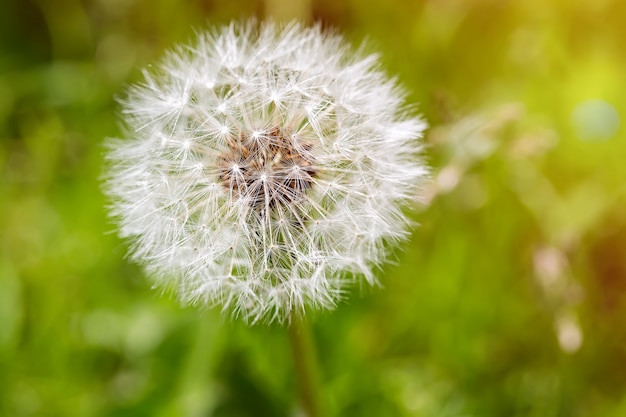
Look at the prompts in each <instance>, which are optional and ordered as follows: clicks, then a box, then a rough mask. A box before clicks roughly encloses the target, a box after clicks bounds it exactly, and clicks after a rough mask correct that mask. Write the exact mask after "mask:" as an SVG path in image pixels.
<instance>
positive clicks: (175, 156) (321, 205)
mask: <svg viewBox="0 0 626 417" xmlns="http://www.w3.org/2000/svg"><path fill="white" fill-rule="evenodd" d="M378 65H379V64H378V60H377V57H376V56H374V55H369V56H365V55H363V54H353V53H352V52H350V49H349V47H348V46H347V45H346V43H345V42H344V41H343V40H342V38H341V37H339V36H336V35H332V34H326V33H324V32H322V30H321V28H320V27H319V26H315V27H312V28H305V27H302V26H300V25H298V24H290V25H287V26H284V27H280V26H278V25H276V24H273V23H265V24H257V23H254V22H249V23H243V24H231V25H230V26H227V27H224V28H221V29H218V30H216V31H212V32H208V33H202V34H199V35H198V37H197V40H196V41H195V43H194V44H193V45H191V46H181V47H179V48H177V49H176V50H174V51H172V52H170V53H169V54H168V55H167V56H166V57H165V58H164V59H163V61H162V62H161V63H160V64H159V65H158V66H157V67H156V68H155V70H150V71H146V72H145V74H144V75H145V80H144V81H143V83H142V84H139V85H136V86H133V87H132V88H131V89H130V91H129V95H128V98H127V99H126V100H125V101H124V108H123V114H124V116H125V118H126V120H125V122H126V124H127V127H128V134H127V136H128V137H127V138H125V139H120V140H112V141H110V143H109V149H110V150H109V152H108V159H109V160H110V166H109V172H108V175H107V179H106V189H107V193H108V194H109V196H110V197H111V198H112V201H113V203H112V213H113V215H114V216H115V218H116V219H118V221H119V229H120V234H121V236H123V237H127V238H130V240H131V242H132V248H131V250H132V259H133V260H135V261H137V262H138V263H141V264H142V265H144V266H145V268H146V270H147V272H148V273H149V274H150V275H151V276H153V277H154V279H155V281H156V283H157V285H158V286H161V287H164V288H172V287H173V288H174V289H175V291H177V293H178V294H179V296H180V298H181V299H182V300H183V301H184V302H186V303H192V304H202V305H209V306H214V305H217V306H221V307H222V308H223V309H224V311H228V312H231V313H232V314H234V315H236V316H240V317H242V318H243V319H244V320H246V321H249V322H256V321H259V320H262V321H274V320H276V321H284V320H285V319H288V318H289V317H290V314H292V313H294V312H302V311H303V310H304V309H305V307H307V306H308V307H310V308H333V307H334V306H335V304H336V302H337V301H338V300H339V299H340V298H341V296H342V294H343V292H344V291H345V289H346V288H347V287H348V286H349V285H350V284H353V283H355V281H357V280H359V279H360V278H361V277H362V278H364V279H365V280H366V281H367V282H368V283H370V284H372V283H375V282H376V277H375V275H374V272H373V271H374V270H375V269H376V267H378V266H379V265H380V264H381V263H382V262H383V261H384V260H385V257H386V254H387V252H388V248H389V247H390V246H391V245H393V244H395V243H397V242H398V241H401V240H402V239H404V238H406V237H407V233H408V232H407V229H408V226H409V221H408V219H407V217H406V214H405V213H404V209H405V208H406V206H411V205H412V204H413V203H414V201H415V200H416V199H417V193H418V191H419V185H420V183H421V180H422V179H423V178H424V177H425V175H426V173H427V170H426V167H425V166H424V165H423V164H422V162H421V161H420V159H419V156H418V155H419V152H420V146H421V145H420V141H419V138H420V137H421V135H422V131H423V130H424V128H425V124H424V122H423V121H422V120H421V119H420V118H418V117H416V116H415V114H414V112H412V111H411V109H409V108H407V107H406V106H405V105H404V93H403V91H402V90H401V89H400V88H399V87H398V85H397V83H396V82H395V81H393V80H390V79H388V78H387V77H386V76H385V74H384V73H383V72H381V70H380V69H379V68H378Z"/></svg>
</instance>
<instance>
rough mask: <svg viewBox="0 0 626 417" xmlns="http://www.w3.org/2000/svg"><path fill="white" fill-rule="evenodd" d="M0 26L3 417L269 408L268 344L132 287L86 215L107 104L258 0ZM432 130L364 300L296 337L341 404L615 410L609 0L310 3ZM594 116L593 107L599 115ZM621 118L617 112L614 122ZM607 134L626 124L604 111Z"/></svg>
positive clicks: (415, 410)
mask: <svg viewBox="0 0 626 417" xmlns="http://www.w3.org/2000/svg"><path fill="white" fill-rule="evenodd" d="M2 9H3V12H2V13H1V14H0V140H1V141H2V146H1V147H0V169H1V175H2V181H1V182H0V197H1V199H0V414H1V415H6V416H143V415H145V416H209V415H212V416H247V415H254V416H262V415H268V416H281V415H293V414H294V412H295V400H294V398H296V389H295V387H294V382H295V380H294V376H293V373H292V372H293V367H292V364H291V361H290V359H289V348H288V345H287V343H288V339H287V336H286V334H285V333H286V332H285V331H284V329H281V328H279V327H269V328H266V327H253V328H248V327H246V326H244V325H242V324H240V323H238V322H229V321H224V320H222V319H221V318H220V316H219V314H218V313H217V312H215V311H209V312H198V311H196V310H194V309H191V308H181V307H179V306H178V303H177V302H176V300H171V299H168V298H161V297H160V296H159V294H158V293H156V292H153V291H151V290H150V289H149V284H148V281H147V280H146V279H145V278H144V277H143V275H142V273H141V271H140V269H139V268H138V267H136V266H134V265H131V264H129V263H128V262H127V261H126V260H125V259H124V254H125V252H126V246H125V243H124V242H121V241H119V240H118V239H117V238H116V237H115V234H114V227H113V225H112V224H111V223H110V222H109V221H108V220H107V219H106V215H105V210H104V204H105V201H104V198H103V196H102V195H101V192H100V188H99V179H98V178H99V176H100V173H101V169H102V168H101V167H102V142H103V139H104V138H105V137H107V136H115V135H117V134H118V127H117V121H116V118H117V115H116V105H115V102H114V98H115V97H116V96H120V95H122V94H123V89H124V86H125V85H127V84H128V83H129V82H132V81H133V80H136V79H138V77H139V74H140V72H139V69H140V68H141V67H142V66H146V65H148V64H149V63H151V62H154V61H155V60H156V59H158V57H159V56H160V54H161V53H162V51H163V50H164V49H165V48H167V47H169V46H171V45H172V44H174V43H175V42H179V41H184V40H186V39H188V38H190V37H191V36H192V33H193V29H194V28H202V27H204V26H205V25H207V24H218V23H223V22H227V21H229V20H230V19H233V18H235V19H239V18H242V17H245V16H259V17H263V15H264V8H263V5H262V4H261V3H258V2H255V1H252V0H236V1H225V0H223V1H199V0H193V1H189V2H185V3H181V2H174V1H165V0H157V1H152V2H148V1H145V0H133V1H122V0H85V1H78V0H60V1H46V0H39V1H8V2H4V3H3V6H2ZM313 10H314V16H315V17H316V18H317V19H321V20H322V21H323V22H324V23H325V24H326V25H328V26H332V27H337V28H338V29H339V30H340V31H341V32H342V33H344V34H345V35H346V36H347V37H348V38H349V39H350V40H352V41H354V42H355V43H359V42H360V41H361V40H362V39H363V38H367V39H368V43H369V45H370V46H369V48H370V49H372V50H379V51H380V52H381V57H382V60H383V62H384V63H385V66H386V67H387V68H388V70H389V72H390V73H392V74H397V75H398V78H399V80H400V81H401V82H402V83H403V84H404V85H405V86H406V87H407V89H408V90H409V91H410V98H411V100H412V101H415V102H419V103H420V109H421V111H423V113H424V114H425V116H426V117H427V119H428V120H429V122H430V125H431V129H430V131H429V134H428V137H427V143H428V159H429V161H430V163H431V164H432V165H433V171H434V172H433V181H432V183H431V184H430V185H429V186H428V187H427V189H426V190H425V195H426V196H427V197H426V198H427V200H428V202H429V203H430V204H429V205H428V206H424V207H423V208H422V210H421V212H420V213H419V215H417V216H416V218H417V219H418V220H419V222H420V223H421V227H420V228H419V229H418V230H416V231H415V233H414V236H413V239H412V240H411V242H410V244H409V245H408V246H407V248H406V249H404V250H403V251H400V252H398V253H397V262H396V263H395V264H394V265H390V266H388V267H386V268H385V271H383V272H384V273H383V276H382V277H381V280H382V282H383V284H384V288H383V289H355V290H354V291H353V293H352V294H351V295H350V297H349V298H348V300H347V301H346V302H345V303H343V304H342V305H341V306H340V307H339V308H338V310H337V311H335V312H331V313H318V314H316V315H315V316H314V318H313V319H314V326H315V332H316V338H317V344H318V350H319V356H320V362H321V366H322V374H323V379H324V396H325V398H326V399H327V401H328V402H329V404H330V409H331V410H332V411H333V412H334V414H336V415H342V416H444V417H445V416H478V417H486V416H520V417H521V416H528V417H531V416H534V417H552V416H554V417H556V416H585V417H586V416H603V417H604V416H607V417H618V416H623V415H626V396H625V395H624V393H625V392H626V391H625V389H626V373H625V372H624V370H625V369H626V298H625V297H624V294H626V218H625V216H626V215H625V213H624V203H625V191H626V190H625V185H624V183H625V181H624V179H625V178H626V164H624V162H623V159H624V155H625V154H626V143H625V139H626V138H625V135H624V128H623V126H619V122H620V119H619V118H621V117H622V115H623V114H624V110H625V109H626V84H625V83H624V81H623V76H624V74H625V73H626V71H625V69H626V62H625V61H626V55H624V54H623V41H624V39H626V27H625V26H624V24H623V22H624V21H626V4H625V3H623V2H620V1H617V0H615V1H611V0H601V1H599V0H581V1H578V2H570V1H565V0H557V1H553V2H542V1H539V0H528V1H495V0H474V1H460V0H431V1H413V2H405V1H401V0H392V1H390V2H375V1H369V0H368V1H356V0H352V1H347V2H333V1H330V0H319V1H313ZM598 103H599V104H598ZM616 122H617V123H616ZM621 122H622V124H623V121H621Z"/></svg>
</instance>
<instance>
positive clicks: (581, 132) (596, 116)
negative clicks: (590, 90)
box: [571, 99, 620, 140]
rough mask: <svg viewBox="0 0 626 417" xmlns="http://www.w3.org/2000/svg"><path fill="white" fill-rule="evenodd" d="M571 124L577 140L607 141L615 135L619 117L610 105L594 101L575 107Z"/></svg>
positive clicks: (587, 101)
mask: <svg viewBox="0 0 626 417" xmlns="http://www.w3.org/2000/svg"><path fill="white" fill-rule="evenodd" d="M571 123H572V127H573V128H574V131H575V132H576V135H577V136H578V138H579V139H582V140H607V139H610V138H612V137H613V136H615V134H616V133H617V129H618V128H619V125H620V117H619V113H618V111H617V110H616V109H615V107H613V106H612V105H611V104H610V103H608V102H606V101H604V100H599V99H594V100H586V101H583V102H582V103H580V104H579V105H578V106H576V108H575V109H574V111H572V115H571Z"/></svg>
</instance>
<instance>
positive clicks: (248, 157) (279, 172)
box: [219, 127, 318, 209]
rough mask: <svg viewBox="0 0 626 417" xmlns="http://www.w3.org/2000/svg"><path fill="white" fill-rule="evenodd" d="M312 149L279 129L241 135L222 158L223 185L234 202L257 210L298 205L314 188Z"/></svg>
mask: <svg viewBox="0 0 626 417" xmlns="http://www.w3.org/2000/svg"><path fill="white" fill-rule="evenodd" d="M311 148H312V145H311V144H310V143H300V142H298V141H297V140H295V138H294V137H293V135H291V134H290V132H289V131H287V130H285V129H281V128H279V127H274V128H272V129H269V130H267V131H254V132H252V133H250V134H249V133H246V132H241V133H240V134H239V135H238V136H232V137H231V138H230V139H229V140H228V142H227V148H226V150H225V151H224V152H223V153H222V155H221V156H220V160H219V178H220V182H221V184H222V186H223V187H224V188H226V189H227V190H228V191H229V192H230V193H231V195H232V196H233V197H234V198H243V199H245V200H247V202H248V203H249V204H250V206H252V207H254V208H257V209H264V208H275V207H279V206H284V205H287V204H290V203H293V202H296V201H298V200H301V199H302V198H303V197H304V196H305V194H306V191H307V190H308V189H309V188H311V187H312V185H313V178H315V176H316V174H317V171H318V169H317V168H316V167H315V158H314V157H313V155H312V154H311V152H310V150H311Z"/></svg>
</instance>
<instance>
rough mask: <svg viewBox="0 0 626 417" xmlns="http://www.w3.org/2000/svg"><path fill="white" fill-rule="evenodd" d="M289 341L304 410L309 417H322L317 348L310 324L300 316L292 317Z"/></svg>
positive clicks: (294, 315) (293, 315)
mask: <svg viewBox="0 0 626 417" xmlns="http://www.w3.org/2000/svg"><path fill="white" fill-rule="evenodd" d="M289 339H290V341H291V350H292V353H293V359H294V365H295V370H296V378H297V379H298V387H299V390H300V401H301V402H302V404H301V405H302V408H303V409H304V412H305V413H306V416H307V417H320V416H321V415H322V409H321V405H320V389H319V386H320V385H319V372H318V369H319V368H318V366H317V360H316V354H315V347H314V346H313V340H312V337H311V329H310V327H309V324H308V323H307V322H306V321H305V319H304V318H303V317H302V316H300V315H298V314H292V316H291V322H290V324H289Z"/></svg>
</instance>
